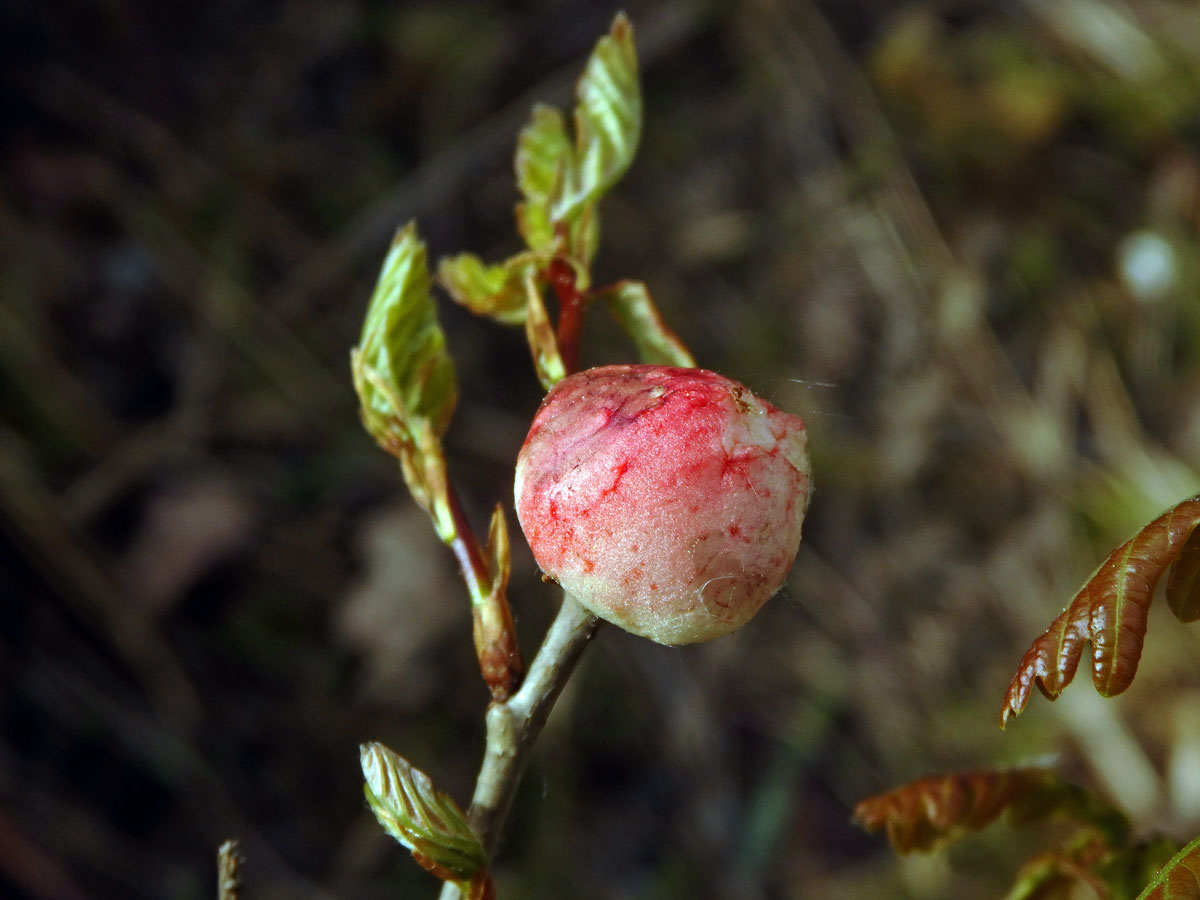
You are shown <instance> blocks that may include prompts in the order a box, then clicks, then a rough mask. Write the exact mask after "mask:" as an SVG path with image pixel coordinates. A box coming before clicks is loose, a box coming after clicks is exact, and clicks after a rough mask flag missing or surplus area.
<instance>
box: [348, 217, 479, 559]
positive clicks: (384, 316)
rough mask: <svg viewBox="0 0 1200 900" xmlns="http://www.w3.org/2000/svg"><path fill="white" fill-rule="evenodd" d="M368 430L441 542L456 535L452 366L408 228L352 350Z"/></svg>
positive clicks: (419, 248)
mask: <svg viewBox="0 0 1200 900" xmlns="http://www.w3.org/2000/svg"><path fill="white" fill-rule="evenodd" d="M350 368H351V371H352V373H353V376H354V389H355V391H356V393H357V394H358V399H359V406H360V414H361V416H362V421H363V425H364V427H365V428H366V429H367V432H368V433H369V434H370V435H371V436H372V437H373V438H375V440H376V441H377V442H378V443H379V445H380V446H381V447H383V449H384V450H386V451H387V452H388V453H391V454H392V455H393V456H396V457H397V458H399V460H400V464H401V467H402V469H403V472H404V479H405V481H406V482H407V483H408V487H409V490H411V491H412V493H413V496H414V497H415V498H416V500H417V502H418V503H420V504H421V505H422V506H423V507H424V508H425V510H426V511H427V512H429V514H430V515H431V516H432V517H433V519H434V523H435V525H436V526H437V529H438V533H439V535H440V536H441V538H442V540H452V539H453V537H454V534H455V529H454V523H453V517H452V516H451V514H450V511H449V504H448V500H447V484H446V472H445V460H444V458H443V456H442V447H441V441H440V437H441V434H442V432H444V431H445V429H446V425H447V424H448V423H449V421H450V415H451V413H453V411H454V401H455V398H456V386H455V379H454V363H453V361H452V360H451V358H450V354H449V353H448V352H447V350H446V338H445V335H444V334H443V332H442V329H441V326H439V325H438V321H437V313H436V310H435V308H434V305H433V299H432V298H431V297H430V294H429V269H428V267H427V265H426V259H425V245H424V243H422V242H421V240H420V238H418V237H417V229H416V226H415V225H414V224H413V223H411V222H410V223H409V224H407V225H405V226H404V227H403V228H401V229H400V230H398V231H397V232H396V237H395V239H394V240H393V241H392V246H391V249H389V250H388V254H387V257H386V258H385V259H384V262H383V269H382V271H381V272H380V274H379V281H378V283H377V284H376V286H375V292H374V294H372V296H371V302H370V305H369V306H368V307H367V315H366V319H365V321H364V322H363V330H362V337H361V339H360V340H359V344H358V346H357V347H355V348H354V349H353V350H352V351H351V353H350Z"/></svg>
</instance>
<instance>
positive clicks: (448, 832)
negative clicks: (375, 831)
mask: <svg viewBox="0 0 1200 900" xmlns="http://www.w3.org/2000/svg"><path fill="white" fill-rule="evenodd" d="M359 754H360V761H361V763H362V771H363V778H364V779H365V784H364V786H363V792H364V793H365V794H366V797H367V804H368V805H369V806H370V807H371V812H373V813H374V814H375V818H376V819H378V820H379V824H380V825H382V826H383V830H384V831H386V832H387V833H388V834H390V835H391V836H392V837H394V838H395V839H396V840H397V841H399V842H400V843H401V844H403V845H404V846H405V847H407V848H408V849H409V850H411V851H412V855H413V858H414V859H415V860H416V861H417V862H418V863H420V864H421V866H423V867H424V868H425V869H427V870H429V871H430V872H432V873H433V874H434V875H437V876H438V877H439V878H441V879H442V880H443V881H452V882H455V883H459V884H463V883H468V882H471V881H472V880H478V877H479V876H480V874H481V873H485V872H486V869H487V854H486V853H485V852H484V850H483V845H481V844H480V843H479V839H478V838H477V837H476V836H475V832H473V831H472V830H471V826H470V825H469V824H467V817H466V816H465V815H463V812H462V810H461V809H459V807H458V804H456V803H455V802H454V801H453V800H452V799H450V797H449V796H447V795H446V794H443V793H442V792H441V791H439V790H438V789H437V788H435V787H434V786H433V782H432V781H430V779H429V776H428V775H426V774H425V773H424V772H421V771H420V770H418V769H414V768H413V767H412V766H411V765H409V763H408V761H407V760H405V759H404V757H402V756H400V755H399V754H397V753H394V752H393V751H391V750H389V749H388V748H387V747H385V746H383V744H378V743H375V742H371V743H369V744H363V745H362V746H361V747H360V748H359Z"/></svg>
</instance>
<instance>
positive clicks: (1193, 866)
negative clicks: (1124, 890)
mask: <svg viewBox="0 0 1200 900" xmlns="http://www.w3.org/2000/svg"><path fill="white" fill-rule="evenodd" d="M1137 900H1200V837H1198V838H1196V839H1195V840H1194V841H1192V842H1191V843H1190V844H1188V845H1187V846H1186V847H1184V848H1183V849H1182V850H1180V851H1179V852H1178V853H1176V854H1175V856H1174V857H1172V859H1171V861H1170V862H1168V863H1167V864H1166V865H1165V866H1163V867H1162V868H1161V869H1159V870H1158V874H1157V875H1155V876H1154V879H1153V880H1152V881H1151V882H1150V883H1149V884H1148V885H1146V889H1145V890H1144V891H1142V892H1141V893H1140V894H1138V896H1137Z"/></svg>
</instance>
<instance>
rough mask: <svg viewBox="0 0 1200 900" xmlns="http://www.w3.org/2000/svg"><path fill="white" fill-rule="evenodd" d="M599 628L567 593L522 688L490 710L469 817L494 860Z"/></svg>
mask: <svg viewBox="0 0 1200 900" xmlns="http://www.w3.org/2000/svg"><path fill="white" fill-rule="evenodd" d="M599 625H600V620H599V619H597V618H596V617H595V616H593V615H592V614H591V613H590V612H588V611H587V610H586V609H584V608H583V607H582V606H580V605H579V603H578V601H576V600H575V598H574V597H572V596H571V595H570V594H567V593H564V594H563V602H562V606H561V608H560V609H559V611H558V615H557V616H556V617H555V619H554V622H553V623H552V624H551V626H550V630H549V631H548V632H547V633H546V639H545V640H544V641H543V642H542V646H541V649H539V650H538V653H537V656H535V657H534V659H533V663H532V664H531V665H530V667H529V672H528V674H526V676H525V681H524V682H523V683H522V684H521V689H520V690H519V691H517V692H516V693H515V694H513V696H512V697H511V698H510V699H509V700H508V701H507V702H506V703H492V705H491V706H489V707H488V712H487V748H486V749H485V750H484V754H483V764H482V765H481V766H480V768H479V778H478V780H477V781H476V782H475V796H474V797H472V798H471V807H470V809H469V810H468V811H467V818H468V820H470V823H471V827H472V828H473V829H474V830H475V834H476V835H477V836H478V837H479V840H480V842H481V843H482V844H483V849H484V850H485V851H486V852H487V855H488V858H489V859H490V858H491V857H493V856H494V855H495V853H496V848H497V846H499V844H500V835H501V833H502V832H503V830H504V822H505V819H507V818H508V811H509V809H510V807H511V806H512V801H513V796H514V795H515V794H516V791H517V785H518V784H519V783H520V780H521V776H522V775H523V774H524V772H525V766H526V764H527V763H528V762H529V755H530V752H531V751H532V750H533V745H534V743H535V742H536V741H537V737H538V735H539V734H540V733H541V731H542V726H543V725H545V724H546V719H547V717H548V716H549V715H550V709H551V707H553V706H554V701H555V700H557V699H558V695H559V694H560V693H561V692H562V689H563V686H564V685H565V684H566V683H567V679H568V678H570V677H571V673H572V672H573V671H574V670H575V664H576V663H578V662H579V657H580V656H581V655H582V654H583V650H584V648H585V647H586V646H587V645H588V643H589V642H590V641H591V639H592V636H593V635H594V634H595V633H596V629H597V628H598V627H599ZM459 896H460V894H459V890H458V888H457V887H456V886H454V885H453V884H450V883H447V884H445V885H444V886H443V887H442V893H441V900H457V898H458V897H459Z"/></svg>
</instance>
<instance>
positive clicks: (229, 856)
mask: <svg viewBox="0 0 1200 900" xmlns="http://www.w3.org/2000/svg"><path fill="white" fill-rule="evenodd" d="M241 864H242V854H241V851H240V850H239V849H238V842H237V841H226V842H225V843H223V844H222V845H221V846H220V847H219V848H218V849H217V900H238V898H239V896H240V891H241V888H242V872H241Z"/></svg>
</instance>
